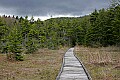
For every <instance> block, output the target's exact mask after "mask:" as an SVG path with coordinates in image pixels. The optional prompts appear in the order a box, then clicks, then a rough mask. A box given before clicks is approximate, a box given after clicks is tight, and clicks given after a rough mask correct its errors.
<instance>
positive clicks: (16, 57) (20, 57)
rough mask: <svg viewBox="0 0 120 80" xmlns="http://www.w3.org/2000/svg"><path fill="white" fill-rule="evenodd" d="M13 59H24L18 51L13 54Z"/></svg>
mask: <svg viewBox="0 0 120 80" xmlns="http://www.w3.org/2000/svg"><path fill="white" fill-rule="evenodd" d="M15 59H16V60H17V61H23V60H24V58H23V56H22V55H21V54H19V53H17V54H16V55H15Z"/></svg>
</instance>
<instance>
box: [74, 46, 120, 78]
mask: <svg viewBox="0 0 120 80" xmlns="http://www.w3.org/2000/svg"><path fill="white" fill-rule="evenodd" d="M75 53H76V55H77V56H78V58H79V59H80V60H81V61H82V62H83V64H84V65H85V67H86V69H87V70H88V72H89V74H90V75H91V77H92V79H93V80H120V47H115V46H110V47H100V48H90V47H83V46H76V47H75Z"/></svg>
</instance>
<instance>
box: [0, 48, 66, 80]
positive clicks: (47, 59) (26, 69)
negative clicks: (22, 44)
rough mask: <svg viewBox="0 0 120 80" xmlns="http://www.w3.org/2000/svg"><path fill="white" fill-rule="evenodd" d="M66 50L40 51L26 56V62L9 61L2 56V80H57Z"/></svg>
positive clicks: (0, 70) (0, 57)
mask: <svg viewBox="0 0 120 80" xmlns="http://www.w3.org/2000/svg"><path fill="white" fill-rule="evenodd" d="M66 50H67V48H64V49H60V50H48V49H39V50H38V51H37V52H35V53H33V54H25V55H24V57H25V60H24V61H8V60H7V59H6V55H5V54H0V80H55V78H56V76H57V75H58V73H59V69H60V67H61V63H62V57H63V55H64V53H65V51H66Z"/></svg>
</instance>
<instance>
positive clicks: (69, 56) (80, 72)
mask: <svg viewBox="0 0 120 80" xmlns="http://www.w3.org/2000/svg"><path fill="white" fill-rule="evenodd" d="M73 50H74V48H70V49H69V50H68V51H67V52H66V53H65V55H64V59H63V64H62V67H61V71H60V73H59V74H58V76H57V78H56V80H91V79H90V77H89V75H88V74H87V72H86V70H85V68H84V66H83V65H82V63H81V62H80V61H79V60H78V59H77V57H75V55H74V54H73Z"/></svg>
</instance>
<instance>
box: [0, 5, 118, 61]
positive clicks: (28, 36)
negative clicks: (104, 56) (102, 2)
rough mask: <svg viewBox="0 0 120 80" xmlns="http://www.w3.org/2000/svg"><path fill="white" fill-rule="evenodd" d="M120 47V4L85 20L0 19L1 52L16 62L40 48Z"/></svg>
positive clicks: (11, 17) (88, 16) (70, 18)
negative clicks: (12, 57)
mask: <svg viewBox="0 0 120 80" xmlns="http://www.w3.org/2000/svg"><path fill="white" fill-rule="evenodd" d="M75 45H83V46H89V47H102V46H105V47H106V46H120V4H113V5H112V6H110V7H109V8H107V9H104V8H103V9H100V10H96V9H95V10H94V11H93V12H92V13H91V14H89V15H85V16H82V17H59V18H51V19H48V20H45V21H41V20H40V19H39V18H38V20H34V17H31V19H30V20H28V16H25V17H19V16H14V15H13V16H6V15H1V16H0V52H1V53H6V54H8V56H10V55H9V54H10V53H13V55H14V58H15V59H16V60H23V56H22V54H23V53H26V54H30V53H33V52H35V51H37V50H38V49H40V48H48V49H59V48H60V47H63V46H68V47H74V46H75Z"/></svg>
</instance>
